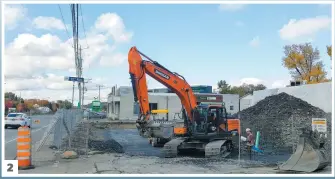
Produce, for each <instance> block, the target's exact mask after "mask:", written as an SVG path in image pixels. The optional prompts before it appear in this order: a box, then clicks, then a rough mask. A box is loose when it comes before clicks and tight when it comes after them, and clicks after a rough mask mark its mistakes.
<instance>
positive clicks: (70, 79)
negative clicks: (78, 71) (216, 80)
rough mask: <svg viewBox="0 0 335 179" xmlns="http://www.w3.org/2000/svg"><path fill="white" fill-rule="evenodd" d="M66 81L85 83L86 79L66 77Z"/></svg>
mask: <svg viewBox="0 0 335 179" xmlns="http://www.w3.org/2000/svg"><path fill="white" fill-rule="evenodd" d="M64 80H65V81H73V82H75V81H76V82H80V83H83V82H84V78H78V77H71V76H65V77H64Z"/></svg>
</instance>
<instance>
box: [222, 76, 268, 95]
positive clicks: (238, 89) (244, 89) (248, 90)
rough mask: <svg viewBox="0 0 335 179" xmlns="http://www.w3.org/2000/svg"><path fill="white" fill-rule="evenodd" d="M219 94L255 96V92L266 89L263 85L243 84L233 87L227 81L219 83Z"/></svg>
mask: <svg viewBox="0 0 335 179" xmlns="http://www.w3.org/2000/svg"><path fill="white" fill-rule="evenodd" d="M218 88H219V92H220V93H221V94H238V95H239V96H240V97H242V96H245V95H247V94H253V92H254V91H257V90H263V89H266V86H264V85H263V84H258V85H253V84H245V83H244V84H242V85H241V86H233V87H231V86H230V85H229V84H228V83H227V82H226V81H225V80H220V81H219V82H218Z"/></svg>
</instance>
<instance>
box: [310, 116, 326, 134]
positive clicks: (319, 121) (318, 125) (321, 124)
mask: <svg viewBox="0 0 335 179" xmlns="http://www.w3.org/2000/svg"><path fill="white" fill-rule="evenodd" d="M312 130H313V131H315V130H317V131H318V132H327V119H325V118H312Z"/></svg>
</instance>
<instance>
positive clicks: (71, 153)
mask: <svg viewBox="0 0 335 179" xmlns="http://www.w3.org/2000/svg"><path fill="white" fill-rule="evenodd" d="M61 158H62V159H76V158H78V154H77V153H76V152H75V151H65V152H64V153H63V154H62V155H61Z"/></svg>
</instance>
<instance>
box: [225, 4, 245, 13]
mask: <svg viewBox="0 0 335 179" xmlns="http://www.w3.org/2000/svg"><path fill="white" fill-rule="evenodd" d="M245 6H246V4H220V6H219V9H220V10H221V11H231V12H232V11H238V10H241V9H243V8H244V7H245Z"/></svg>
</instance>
